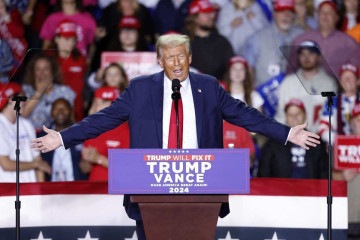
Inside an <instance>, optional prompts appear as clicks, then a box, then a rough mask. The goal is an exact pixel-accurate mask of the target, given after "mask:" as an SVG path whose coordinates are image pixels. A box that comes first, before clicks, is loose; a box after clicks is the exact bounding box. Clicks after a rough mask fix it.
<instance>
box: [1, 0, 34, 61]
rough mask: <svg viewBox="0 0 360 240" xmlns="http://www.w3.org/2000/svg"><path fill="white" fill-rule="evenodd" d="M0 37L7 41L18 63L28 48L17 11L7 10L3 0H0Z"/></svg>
mask: <svg viewBox="0 0 360 240" xmlns="http://www.w3.org/2000/svg"><path fill="white" fill-rule="evenodd" d="M0 39H5V40H6V41H7V42H8V43H9V45H10V48H11V50H12V52H13V55H14V58H15V60H16V62H17V63H20V61H21V60H22V59H23V57H24V56H25V54H26V51H27V50H28V49H27V47H28V45H27V42H26V40H25V30H24V25H23V22H22V20H21V14H20V13H19V11H17V10H16V9H12V10H7V9H6V5H5V1H4V0H0Z"/></svg>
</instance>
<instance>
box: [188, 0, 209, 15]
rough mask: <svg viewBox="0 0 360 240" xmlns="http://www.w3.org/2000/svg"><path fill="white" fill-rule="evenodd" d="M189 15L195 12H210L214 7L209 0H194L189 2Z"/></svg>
mask: <svg viewBox="0 0 360 240" xmlns="http://www.w3.org/2000/svg"><path fill="white" fill-rule="evenodd" d="M189 12H190V15H193V14H197V13H200V12H201V13H212V12H215V8H214V7H213V5H212V4H211V2H209V0H195V1H193V2H192V3H191V4H190V11H189Z"/></svg>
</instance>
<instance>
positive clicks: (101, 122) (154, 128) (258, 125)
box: [61, 72, 290, 220]
mask: <svg viewBox="0 0 360 240" xmlns="http://www.w3.org/2000/svg"><path fill="white" fill-rule="evenodd" d="M189 79H190V84H191V89H192V93H193V99H194V106H195V115H196V129H197V140H198V146H199V148H223V119H224V120H226V121H228V122H230V123H232V124H235V125H238V126H240V127H244V128H245V129H247V130H249V131H251V132H257V133H260V134H263V135H265V136H267V137H270V138H273V139H275V140H278V141H279V142H281V143H284V144H285V142H286V139H287V136H288V133H289V130H290V128H289V127H288V126H285V125H283V124H280V123H278V122H276V121H275V120H273V119H271V118H269V117H267V116H265V115H263V114H262V113H260V112H259V111H257V110H256V109H254V108H251V107H248V106H246V105H245V103H244V102H242V101H240V100H236V99H234V98H232V97H231V96H230V95H229V94H228V93H226V92H225V91H224V89H223V88H222V87H221V86H220V85H219V84H218V81H217V80H216V79H215V78H214V77H212V76H209V75H203V74H195V73H190V74H189ZM163 97H164V72H160V73H156V74H153V75H149V76H142V77H138V78H135V79H133V80H131V82H130V84H129V86H128V87H127V88H126V89H125V91H124V92H123V93H122V94H121V96H120V97H119V98H118V99H116V100H115V101H114V102H113V103H112V104H111V106H110V107H108V108H105V109H103V110H101V111H100V112H98V113H95V114H92V115H90V116H88V117H87V118H85V119H84V120H82V121H81V122H79V123H77V124H75V125H73V126H72V127H70V128H68V129H65V130H63V131H61V136H62V139H63V142H64V146H65V148H69V147H71V146H74V145H77V144H79V143H81V142H83V141H84V140H86V139H89V138H94V137H96V136H98V135H100V134H101V133H103V132H105V131H108V130H111V129H113V128H115V127H117V126H118V125H119V124H121V123H123V122H125V121H129V126H130V147H131V148H162V116H163ZM170 97H171V96H169V98H170ZM184 117H186V116H184ZM128 200H129V198H128V197H125V198H124V205H125V208H126V211H127V213H128V215H129V217H131V218H133V219H136V220H139V219H140V218H141V217H140V214H139V212H138V208H137V207H136V206H134V205H133V204H130V203H129V202H128ZM226 214H227V213H225V215H226Z"/></svg>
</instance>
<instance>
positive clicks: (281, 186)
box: [0, 178, 347, 197]
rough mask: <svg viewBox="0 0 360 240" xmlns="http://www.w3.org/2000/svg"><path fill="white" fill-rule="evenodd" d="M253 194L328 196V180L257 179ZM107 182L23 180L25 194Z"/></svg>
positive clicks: (1, 191)
mask: <svg viewBox="0 0 360 240" xmlns="http://www.w3.org/2000/svg"><path fill="white" fill-rule="evenodd" d="M332 185H333V188H332V195H333V196H334V197H346V196H347V184H346V182H343V181H333V184H332ZM250 190H251V193H250V194H251V195H270V196H326V195H327V180H296V179H274V178H253V179H251V182H250ZM107 193H108V184H107V182H88V181H77V182H46V183H22V184H20V194H21V195H41V194H44V195H45V194H46V195H48V194H107ZM14 195H15V184H14V183H0V196H14Z"/></svg>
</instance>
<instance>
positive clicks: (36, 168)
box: [0, 83, 50, 182]
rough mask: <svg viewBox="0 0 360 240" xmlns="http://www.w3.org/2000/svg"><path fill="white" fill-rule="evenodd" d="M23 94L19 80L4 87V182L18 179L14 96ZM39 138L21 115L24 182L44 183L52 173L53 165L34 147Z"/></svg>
mask: <svg viewBox="0 0 360 240" xmlns="http://www.w3.org/2000/svg"><path fill="white" fill-rule="evenodd" d="M20 93H21V86H19V85H17V84H15V83H9V84H8V85H6V86H4V85H1V86H0V111H1V112H0V129H1V134H0V182H15V181H16V161H15V160H16V155H15V150H16V112H15V111H14V104H15V102H14V101H12V100H11V98H12V97H13V96H14V95H17V94H20ZM34 138H35V128H34V127H33V125H32V124H31V123H30V121H29V120H27V119H25V118H23V117H20V118H19V148H20V149H21V155H20V159H19V160H20V163H19V171H20V175H19V179H20V182H37V181H39V182H42V181H44V179H45V175H44V173H45V172H46V173H50V166H49V165H48V164H47V163H46V162H45V161H43V160H42V159H41V157H40V154H39V152H36V151H34V150H33V149H31V148H30V141H31V140H32V139H34Z"/></svg>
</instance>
